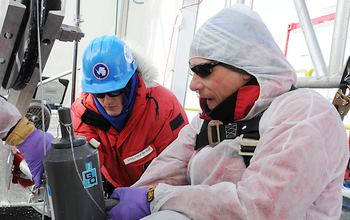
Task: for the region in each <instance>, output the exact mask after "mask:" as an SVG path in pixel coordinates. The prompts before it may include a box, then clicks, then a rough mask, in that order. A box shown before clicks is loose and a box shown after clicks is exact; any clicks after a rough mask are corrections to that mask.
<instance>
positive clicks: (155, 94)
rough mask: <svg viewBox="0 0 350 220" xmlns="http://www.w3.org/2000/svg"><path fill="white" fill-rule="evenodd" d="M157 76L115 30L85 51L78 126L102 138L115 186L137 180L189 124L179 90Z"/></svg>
mask: <svg viewBox="0 0 350 220" xmlns="http://www.w3.org/2000/svg"><path fill="white" fill-rule="evenodd" d="M156 77H157V71H156V69H155V68H154V67H153V66H152V65H151V62H150V60H149V59H147V58H145V57H143V56H142V54H140V53H138V51H134V50H133V48H129V46H128V45H126V43H125V42H124V41H123V40H121V39H119V38H117V37H115V36H102V37H99V38H96V39H94V40H92V41H91V42H90V44H89V45H88V46H87V47H86V49H85V51H84V54H83V77H82V81H81V84H82V90H83V92H82V94H81V96H80V97H79V98H78V99H77V100H76V101H75V102H74V103H73V104H72V111H73V113H74V114H73V127H74V132H75V135H80V136H85V137H86V138H87V140H88V141H90V139H92V138H94V139H96V140H97V141H99V142H100V143H101V144H100V146H99V147H98V150H99V155H100V163H101V171H102V173H103V174H104V176H105V177H106V179H107V180H108V181H109V182H110V183H111V184H112V185H113V186H114V187H120V186H130V185H132V184H133V183H135V182H136V181H137V180H138V179H139V178H140V176H141V175H142V173H143V172H144V171H145V169H146V168H147V166H148V165H149V164H150V162H151V161H152V160H153V159H154V158H155V157H157V156H158V155H159V154H160V153H161V152H162V151H163V150H164V149H165V148H166V147H167V146H168V145H169V144H170V143H171V142H172V141H173V140H175V139H176V138H177V136H178V133H179V131H180V130H181V128H182V127H184V126H185V125H186V124H188V119H187V116H186V113H185V111H184V109H183V107H182V106H181V104H180V103H179V101H178V100H177V98H176V96H175V95H174V94H173V93H172V92H171V91H170V90H168V89H167V88H165V87H163V86H161V85H159V84H158V83H156V82H155V79H156Z"/></svg>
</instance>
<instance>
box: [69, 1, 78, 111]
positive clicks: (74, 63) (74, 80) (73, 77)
mask: <svg viewBox="0 0 350 220" xmlns="http://www.w3.org/2000/svg"><path fill="white" fill-rule="evenodd" d="M76 3H77V4H76V21H75V26H76V27H79V24H80V0H77V2H76ZM77 57H78V41H76V40H75V41H74V54H73V69H72V90H71V100H70V101H71V104H72V103H73V102H74V101H75V83H76V78H77V76H76V75H77Z"/></svg>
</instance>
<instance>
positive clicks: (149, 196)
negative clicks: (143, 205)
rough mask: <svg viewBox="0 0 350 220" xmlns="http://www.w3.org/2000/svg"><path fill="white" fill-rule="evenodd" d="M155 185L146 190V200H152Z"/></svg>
mask: <svg viewBox="0 0 350 220" xmlns="http://www.w3.org/2000/svg"><path fill="white" fill-rule="evenodd" d="M155 189H156V187H153V188H150V189H149V190H148V192H147V202H152V201H153V199H154V190H155Z"/></svg>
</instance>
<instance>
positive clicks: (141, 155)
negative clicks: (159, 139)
mask: <svg viewBox="0 0 350 220" xmlns="http://www.w3.org/2000/svg"><path fill="white" fill-rule="evenodd" d="M152 151H153V148H152V147H151V146H148V147H147V148H146V149H144V150H143V151H141V152H140V153H137V154H135V155H134V156H131V157H128V158H126V159H124V163H125V165H128V164H129V163H132V162H135V161H137V160H140V159H142V158H144V157H145V156H147V155H148V154H150V153H152Z"/></svg>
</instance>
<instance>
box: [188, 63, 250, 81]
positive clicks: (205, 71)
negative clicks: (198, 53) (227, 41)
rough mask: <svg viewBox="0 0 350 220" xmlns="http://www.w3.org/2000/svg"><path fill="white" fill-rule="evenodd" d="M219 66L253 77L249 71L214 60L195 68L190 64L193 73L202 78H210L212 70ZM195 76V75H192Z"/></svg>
mask: <svg viewBox="0 0 350 220" xmlns="http://www.w3.org/2000/svg"><path fill="white" fill-rule="evenodd" d="M217 65H220V66H223V67H225V68H227V69H230V70H233V71H235V72H238V73H243V74H245V75H249V76H251V74H249V73H248V72H247V71H245V70H243V69H240V68H237V67H235V66H231V65H229V64H226V63H221V62H219V61H216V60H212V61H209V62H206V63H201V64H198V65H195V66H194V67H191V64H190V69H191V70H192V72H194V73H195V74H197V75H198V76H200V77H201V78H204V77H207V76H209V75H210V74H211V73H212V72H213V71H212V70H211V69H212V68H214V67H216V66H217ZM191 75H192V76H193V74H191Z"/></svg>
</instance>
